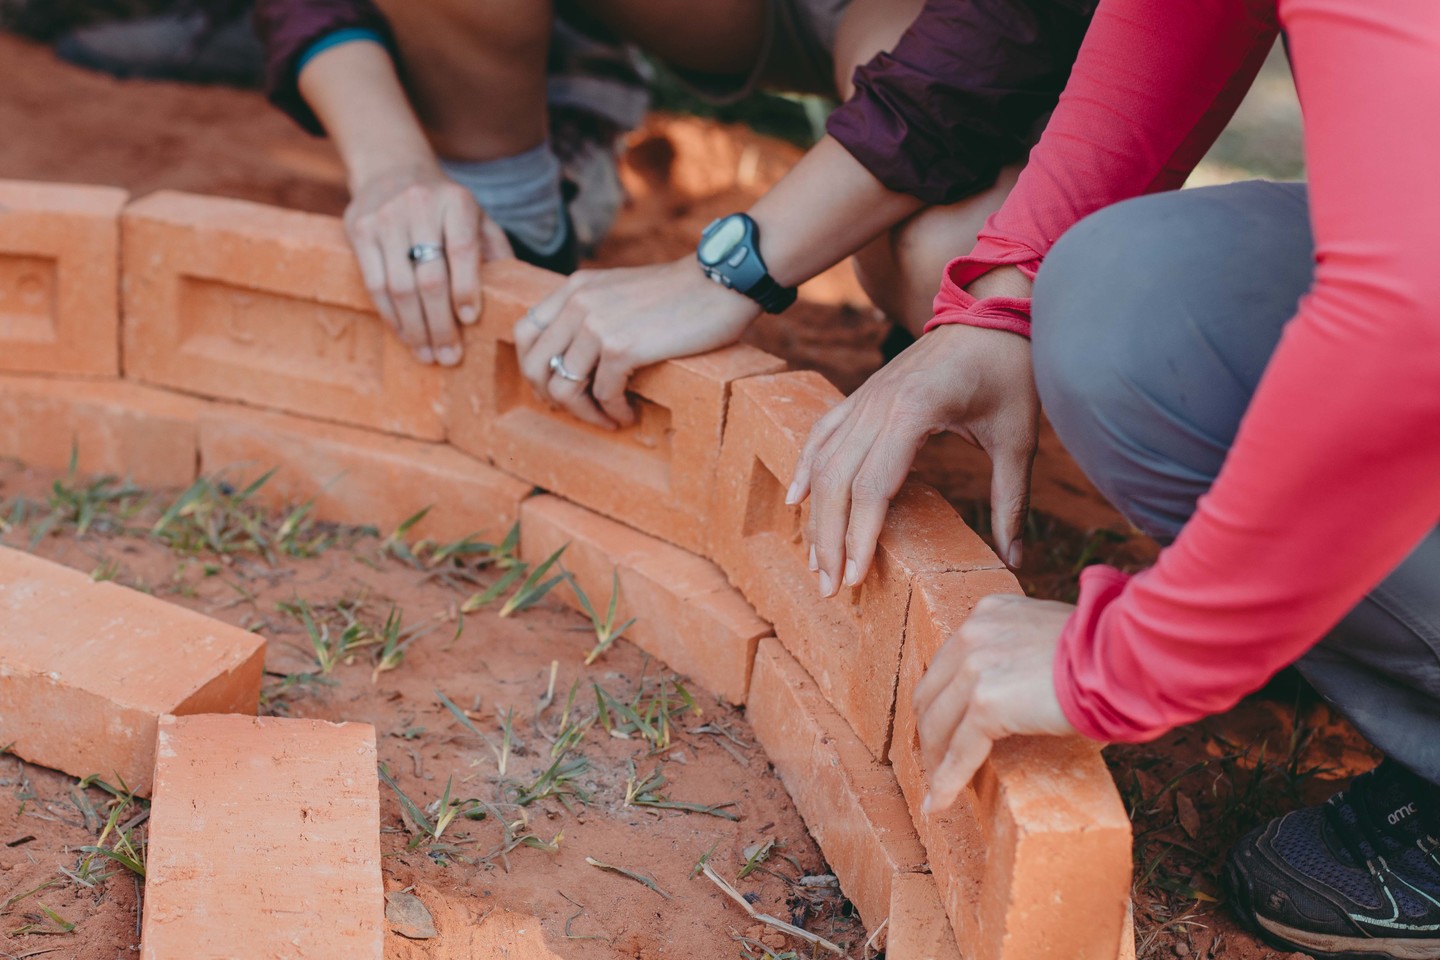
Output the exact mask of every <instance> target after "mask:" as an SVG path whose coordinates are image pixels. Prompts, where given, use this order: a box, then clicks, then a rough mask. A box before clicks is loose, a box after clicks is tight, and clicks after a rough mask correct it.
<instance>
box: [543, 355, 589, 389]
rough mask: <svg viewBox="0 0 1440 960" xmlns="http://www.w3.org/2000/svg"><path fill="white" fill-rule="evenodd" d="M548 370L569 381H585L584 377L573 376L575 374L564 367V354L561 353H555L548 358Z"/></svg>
mask: <svg viewBox="0 0 1440 960" xmlns="http://www.w3.org/2000/svg"><path fill="white" fill-rule="evenodd" d="M550 372H551V373H553V374H555V375H556V376H557V377H559V378H560V379H561V380H569V381H570V382H571V383H584V382H585V378H584V377H577V376H575V374H573V373H571V372H570V371H569V369H567V368H566V366H565V355H564V354H563V353H557V354H555V356H553V357H551V358H550Z"/></svg>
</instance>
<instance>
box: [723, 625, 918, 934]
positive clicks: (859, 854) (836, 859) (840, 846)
mask: <svg viewBox="0 0 1440 960" xmlns="http://www.w3.org/2000/svg"><path fill="white" fill-rule="evenodd" d="M746 713H747V715H748V717H749V719H750V723H751V725H752V726H753V727H754V729H755V736H756V738H757V739H759V741H760V743H761V745H762V746H763V747H764V748H765V753H766V756H768V757H769V759H770V762H771V763H772V764H774V766H775V770H776V772H777V773H779V774H780V779H781V780H782V781H783V782H784V784H785V788H786V790H788V791H789V792H790V796H791V797H792V798H793V799H794V801H795V806H796V808H797V809H798V810H799V811H800V815H801V816H802V817H803V818H804V819H805V825H806V826H807V827H809V828H810V832H811V834H813V835H814V837H815V840H816V842H817V843H819V844H820V849H821V851H823V852H824V854H825V860H826V861H827V862H828V863H829V864H830V867H831V869H833V870H834V871H835V875H836V876H837V877H839V879H840V888H841V889H842V890H843V891H844V893H845V895H846V896H847V897H848V898H849V899H850V901H851V902H852V903H853V904H855V907H856V909H858V910H859V911H860V916H861V918H862V919H863V920H864V921H865V925H866V926H867V927H868V928H870V929H872V930H873V929H874V928H875V927H877V926H878V925H879V924H880V922H881V921H883V920H884V919H885V917H886V916H888V915H889V913H890V903H891V896H892V894H893V885H894V879H895V877H896V876H898V875H899V874H903V873H914V872H916V871H918V870H921V869H923V868H924V864H925V851H924V849H923V848H922V847H921V846H920V841H919V839H918V838H917V837H916V835H915V829H914V827H913V826H912V825H911V822H910V814H909V811H907V810H906V808H905V799H904V798H903V797H902V796H901V795H900V788H899V786H898V785H897V784H896V783H895V775H894V774H893V773H892V772H891V770H890V768H889V767H888V766H886V765H884V764H882V763H879V762H877V761H875V760H874V759H873V758H871V756H870V752H869V751H868V750H867V749H866V748H865V745H864V744H862V743H861V742H860V741H859V739H858V738H857V737H856V736H855V734H854V733H853V732H852V731H851V730H850V728H849V726H848V725H847V724H846V723H845V721H844V720H842V719H841V718H840V716H839V714H837V713H836V712H835V711H834V710H833V709H832V708H831V707H830V705H829V704H828V703H826V702H825V697H824V695H823V694H822V692H821V690H820V688H819V686H818V685H817V684H816V683H815V681H814V680H812V679H811V678H810V676H809V674H807V673H806V672H805V670H804V669H803V668H802V667H801V666H800V665H799V664H798V663H796V661H795V658H794V657H792V656H790V654H789V653H787V652H786V651H785V650H784V648H783V647H781V646H780V644H779V643H778V642H776V641H775V640H774V639H773V638H767V639H765V640H762V641H760V649H759V651H758V652H757V653H756V655H755V672H754V674H753V676H752V677H751V680H750V700H749V705H748V706H747V707H746ZM895 956H897V957H898V956H902V955H901V954H895Z"/></svg>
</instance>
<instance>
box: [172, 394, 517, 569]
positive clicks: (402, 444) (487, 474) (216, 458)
mask: <svg viewBox="0 0 1440 960" xmlns="http://www.w3.org/2000/svg"><path fill="white" fill-rule="evenodd" d="M200 468H201V471H202V473H204V474H206V475H207V476H208V475H213V474H216V473H223V475H224V476H225V477H226V478H227V479H229V480H230V481H231V482H232V483H235V484H236V485H237V486H238V485H248V484H249V483H250V482H251V481H253V480H255V479H258V478H259V477H260V475H261V474H263V473H265V472H266V471H268V470H270V469H272V468H278V469H276V470H275V473H274V475H273V476H272V477H271V478H270V480H269V481H267V482H266V484H265V486H264V487H262V488H261V490H260V493H259V494H258V496H259V498H260V500H261V502H263V503H266V504H268V505H269V506H272V507H276V508H279V507H284V506H294V505H297V504H301V503H305V502H306V501H309V500H312V499H313V500H314V502H315V515H316V516H317V517H319V518H320V519H322V520H333V521H336V522H339V523H354V524H372V525H374V526H375V527H377V528H378V529H379V530H380V532H381V533H382V534H388V533H389V532H390V531H392V530H394V529H395V528H396V527H398V526H399V525H400V524H401V523H403V522H404V521H405V520H406V519H408V518H409V517H411V516H413V515H414V514H415V513H416V512H418V511H419V510H421V509H422V508H424V507H426V506H429V507H431V510H430V512H429V513H427V514H426V515H425V519H424V520H422V521H421V522H420V523H419V524H417V525H416V526H415V527H414V529H412V530H411V531H410V536H411V537H412V538H419V537H433V538H435V539H437V540H444V541H449V540H457V539H459V538H460V537H463V536H467V535H468V534H472V533H479V534H481V535H483V536H487V537H495V538H500V537H504V536H505V533H506V531H508V530H509V529H510V527H511V526H512V525H513V524H514V523H515V521H516V520H517V519H518V518H519V515H520V502H521V501H522V500H524V499H525V498H526V497H527V496H529V494H530V490H531V488H530V485H529V484H528V483H525V482H524V481H523V480H517V479H515V478H514V477H511V476H509V475H507V474H504V473H501V472H500V471H499V470H496V469H495V468H494V467H491V466H489V465H488V464H485V463H481V462H480V461H478V460H475V459H473V458H471V457H467V456H466V455H465V454H463V453H461V452H460V451H458V450H455V449H453V448H452V447H449V446H446V445H445V444H441V443H425V442H423V441H420V440H410V439H407V438H404V437H393V436H388V435H386V434H383V433H375V432H373V431H370V430H360V429H357V428H355V427H344V426H339V425H337V424H331V423H321V422H319V421H315V420H307V419H304V418H302V417H292V416H288V415H285V414H279V413H266V412H263V411H258V410H248V409H245V408H243V407H237V406H233V405H229V404H215V405H213V406H212V407H211V409H210V411H209V412H208V413H207V414H206V415H205V416H203V417H202V418H201V420H200Z"/></svg>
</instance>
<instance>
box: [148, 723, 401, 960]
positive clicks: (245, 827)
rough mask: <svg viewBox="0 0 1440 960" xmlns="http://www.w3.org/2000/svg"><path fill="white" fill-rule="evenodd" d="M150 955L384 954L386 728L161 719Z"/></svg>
mask: <svg viewBox="0 0 1440 960" xmlns="http://www.w3.org/2000/svg"><path fill="white" fill-rule="evenodd" d="M149 830H150V843H149V849H148V851H147V857H146V865H145V866H146V875H145V909H144V929H143V930H142V934H141V945H140V955H141V956H142V957H143V958H144V960H202V958H205V960H208V958H219V957H244V958H245V960H381V957H382V956H383V955H384V935H385V926H384V914H385V891H384V888H383V885H382V881H381V876H380V794H379V781H378V780H377V779H376V776H375V728H374V727H372V726H370V724H368V723H340V724H335V723H327V722H325V721H323V720H290V719H282V718H278V717H239V716H194V717H165V718H163V719H162V720H161V721H160V735H159V749H158V759H157V762H156V764H155V799H154V802H153V803H152V804H151V807H150V824H149Z"/></svg>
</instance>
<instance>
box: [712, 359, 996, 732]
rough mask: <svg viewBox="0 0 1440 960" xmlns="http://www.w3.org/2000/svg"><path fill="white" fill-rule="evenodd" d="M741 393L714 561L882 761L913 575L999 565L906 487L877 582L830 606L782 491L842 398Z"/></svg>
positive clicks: (768, 389) (931, 494) (782, 387)
mask: <svg viewBox="0 0 1440 960" xmlns="http://www.w3.org/2000/svg"><path fill="white" fill-rule="evenodd" d="M734 394H735V395H734V398H733V400H732V401H731V404H730V413H729V417H728V420H727V423H726V428H725V445H724V448H723V451H722V453H721V458H720V467H719V471H718V475H717V478H716V483H715V506H714V510H713V514H712V516H713V520H712V523H711V549H712V556H714V557H715V559H716V562H718V563H719V564H720V566H721V568H723V569H724V570H725V572H726V574H727V575H728V576H729V577H730V580H731V582H732V583H734V584H735V585H736V586H738V587H739V588H740V590H741V592H743V593H744V594H745V596H746V598H747V599H748V600H749V601H750V602H751V603H753V604H754V605H755V609H756V610H757V611H758V612H759V613H760V615H761V616H762V617H764V618H765V619H767V620H769V621H770V622H771V623H773V624H774V625H775V635H776V636H777V637H779V639H780V642H781V643H783V644H784V645H785V648H786V649H787V650H789V651H790V652H791V653H792V654H794V656H795V658H796V659H797V660H799V661H800V663H801V664H802V665H803V666H804V667H805V669H806V670H808V671H809V672H810V674H811V676H813V677H814V678H815V681H816V683H817V684H818V685H819V687H820V689H821V690H822V691H823V692H824V694H825V696H826V698H827V699H829V701H830V703H831V704H832V705H833V706H834V707H835V709H836V710H838V711H839V712H840V714H841V716H843V717H844V718H845V719H846V721H848V722H849V723H850V725H851V727H853V728H854V730H855V732H856V733H857V734H858V735H859V737H860V740H861V741H862V742H863V743H864V744H865V745H866V747H868V748H869V750H870V752H871V753H872V755H874V756H875V757H877V758H884V757H885V755H886V753H885V751H886V747H887V745H888V743H889V739H890V720H891V713H892V706H893V704H894V693H895V677H896V675H897V673H898V672H899V669H900V640H901V637H902V635H903V634H904V630H905V618H906V611H907V608H908V606H909V603H910V590H911V586H912V584H913V582H914V580H915V578H916V577H918V576H921V575H923V574H927V573H934V572H938V571H946V570H975V569H984V568H995V567H1000V566H1002V564H1001V563H1000V561H999V559H997V558H996V557H995V555H994V554H993V553H992V552H991V551H990V549H989V548H988V547H987V546H986V545H985V543H984V541H983V540H981V539H980V538H979V537H978V536H977V535H976V534H975V533H973V532H972V531H971V530H970V529H969V528H968V527H966V526H965V523H964V521H962V520H961V519H960V517H959V515H958V514H957V513H956V512H955V510H954V508H952V507H951V506H950V505H949V504H948V503H946V502H945V500H944V499H943V498H942V497H941V496H940V495H939V494H938V493H937V492H936V491H935V490H933V489H931V488H929V487H926V486H924V485H922V484H917V483H909V484H906V486H905V487H904V488H903V489H902V490H901V491H900V494H899V495H898V496H897V497H896V498H895V500H894V502H893V503H892V504H891V507H890V512H889V514H888V515H887V517H886V521H885V528H884V530H883V531H882V533H881V535H880V541H879V546H878V548H877V550H876V553H875V561H874V564H873V565H872V567H871V570H870V573H869V575H868V576H867V577H866V578H865V580H864V581H863V582H861V583H860V584H859V586H857V587H855V588H853V589H843V590H841V592H840V594H839V595H838V596H836V597H833V598H831V599H829V600H825V599H822V598H821V596H820V591H819V587H818V586H817V584H816V579H815V575H814V574H812V573H811V572H810V571H809V564H808V562H807V554H808V550H807V547H806V545H805V543H804V540H803V537H802V535H801V531H802V530H803V528H804V512H803V509H802V508H800V507H791V506H787V505H786V504H785V488H786V487H787V486H788V485H789V483H790V479H791V476H792V474H793V472H794V469H795V463H796V461H797V460H798V459H799V456H800V451H801V449H802V447H803V445H804V442H805V438H806V436H807V435H808V434H809V431H810V427H811V425H813V424H814V422H815V421H816V420H818V419H819V418H820V417H821V416H822V415H823V414H824V413H825V411H826V410H828V409H829V408H830V407H831V406H832V405H833V404H834V403H835V402H837V401H838V400H839V398H840V395H839V393H838V392H837V391H836V390H835V388H834V387H832V386H830V384H829V383H827V382H826V381H825V380H824V379H823V378H821V377H820V376H819V375H818V374H814V373H784V374H779V375H776V376H767V377H755V378H752V379H749V380H744V381H741V382H740V383H738V384H736V386H735V391H734ZM804 509H808V506H807V507H806V508H804Z"/></svg>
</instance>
